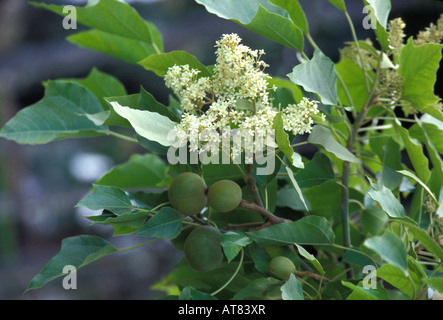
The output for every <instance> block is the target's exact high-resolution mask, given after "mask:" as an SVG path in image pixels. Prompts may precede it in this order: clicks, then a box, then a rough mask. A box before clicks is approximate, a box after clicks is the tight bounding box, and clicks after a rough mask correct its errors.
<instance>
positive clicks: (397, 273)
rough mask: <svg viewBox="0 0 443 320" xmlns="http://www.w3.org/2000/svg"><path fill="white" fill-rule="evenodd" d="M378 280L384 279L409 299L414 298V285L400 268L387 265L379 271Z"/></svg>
mask: <svg viewBox="0 0 443 320" xmlns="http://www.w3.org/2000/svg"><path fill="white" fill-rule="evenodd" d="M377 278H380V279H383V280H385V281H386V282H388V283H390V284H391V285H393V286H394V287H396V288H397V289H399V290H400V291H402V292H404V293H406V294H407V295H408V296H409V297H411V298H413V296H414V285H415V284H414V283H411V280H410V279H409V277H408V276H407V275H405V274H404V273H403V272H402V271H401V270H400V269H399V268H397V267H395V266H393V265H391V264H385V265H383V266H381V267H380V268H378V269H377Z"/></svg>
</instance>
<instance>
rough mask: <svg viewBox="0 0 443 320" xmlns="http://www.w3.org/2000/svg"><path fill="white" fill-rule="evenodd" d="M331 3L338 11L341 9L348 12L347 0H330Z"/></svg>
mask: <svg viewBox="0 0 443 320" xmlns="http://www.w3.org/2000/svg"><path fill="white" fill-rule="evenodd" d="M328 1H329V2H330V3H332V4H333V5H334V6H335V7H336V8H337V9H339V10H340V11H342V12H346V4H345V0H328Z"/></svg>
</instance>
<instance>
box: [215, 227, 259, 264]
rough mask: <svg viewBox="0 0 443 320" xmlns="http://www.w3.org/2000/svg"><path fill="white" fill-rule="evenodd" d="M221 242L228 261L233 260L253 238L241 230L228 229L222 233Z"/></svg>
mask: <svg viewBox="0 0 443 320" xmlns="http://www.w3.org/2000/svg"><path fill="white" fill-rule="evenodd" d="M220 242H221V245H222V247H223V252H224V253H225V256H226V258H228V262H231V261H232V260H233V259H234V258H235V257H236V256H237V254H238V253H239V252H240V250H241V249H242V248H243V247H245V246H247V245H248V244H250V243H251V242H252V240H251V239H250V238H249V237H248V236H247V235H245V234H244V233H243V232H241V231H228V232H225V233H223V234H222V236H221V237H220Z"/></svg>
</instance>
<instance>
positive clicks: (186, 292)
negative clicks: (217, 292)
mask: <svg viewBox="0 0 443 320" xmlns="http://www.w3.org/2000/svg"><path fill="white" fill-rule="evenodd" d="M178 300H218V299H217V298H215V297H213V296H211V295H210V294H208V293H205V292H201V291H198V290H196V289H194V288H192V287H189V286H188V287H185V288H183V289H182V291H180V295H179V296H178Z"/></svg>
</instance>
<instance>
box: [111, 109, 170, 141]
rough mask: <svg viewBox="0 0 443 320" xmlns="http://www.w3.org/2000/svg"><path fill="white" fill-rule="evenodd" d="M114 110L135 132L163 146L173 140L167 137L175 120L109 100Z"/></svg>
mask: <svg viewBox="0 0 443 320" xmlns="http://www.w3.org/2000/svg"><path fill="white" fill-rule="evenodd" d="M110 104H111V105H112V107H113V108H114V111H115V112H116V113H117V114H118V115H119V116H121V117H123V118H125V119H126V120H128V121H129V122H130V123H131V125H132V127H133V128H134V130H135V132H137V133H138V134H139V135H140V136H142V137H143V138H145V139H148V140H150V141H155V142H158V143H160V144H161V145H163V146H171V145H172V144H173V143H174V140H173V139H171V140H169V139H168V134H170V132H171V131H172V130H173V129H175V126H176V122H173V121H171V120H170V119H169V118H168V117H165V116H162V115H161V114H159V113H157V112H151V111H147V110H136V109H131V108H129V107H126V106H122V105H120V104H119V103H118V102H116V101H110Z"/></svg>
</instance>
